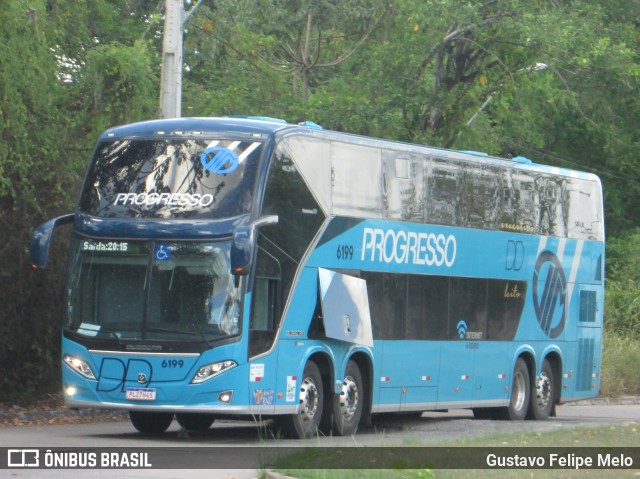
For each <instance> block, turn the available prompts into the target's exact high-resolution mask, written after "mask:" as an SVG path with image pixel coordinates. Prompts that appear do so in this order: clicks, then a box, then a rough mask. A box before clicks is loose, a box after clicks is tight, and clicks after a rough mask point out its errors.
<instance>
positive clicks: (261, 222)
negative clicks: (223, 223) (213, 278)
mask: <svg viewBox="0 0 640 479" xmlns="http://www.w3.org/2000/svg"><path fill="white" fill-rule="evenodd" d="M277 223H278V216H277V215H270V216H263V217H261V218H258V219H257V220H255V221H254V222H253V223H251V224H250V225H249V226H238V227H237V228H236V229H235V230H234V231H233V244H232V245H231V272H232V273H233V275H234V276H246V275H247V274H249V266H250V264H251V252H252V251H253V242H254V238H255V234H254V233H255V230H256V229H257V228H259V227H261V226H266V225H275V224H277Z"/></svg>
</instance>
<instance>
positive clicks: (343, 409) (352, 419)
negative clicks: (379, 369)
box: [333, 361, 364, 436]
mask: <svg viewBox="0 0 640 479" xmlns="http://www.w3.org/2000/svg"><path fill="white" fill-rule="evenodd" d="M363 384H364V383H363V382H362V374H361V373H360V368H359V367H358V365H357V364H356V363H355V362H354V361H349V362H348V363H347V369H346V371H345V373H344V379H343V380H342V389H341V391H340V394H339V395H335V396H334V398H335V399H334V402H333V412H334V416H333V431H334V432H335V434H336V435H338V436H351V435H353V434H355V433H356V431H357V430H358V424H359V423H360V418H361V417H362V410H363V406H364V385H363Z"/></svg>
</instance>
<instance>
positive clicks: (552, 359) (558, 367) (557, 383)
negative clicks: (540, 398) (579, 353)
mask: <svg viewBox="0 0 640 479" xmlns="http://www.w3.org/2000/svg"><path fill="white" fill-rule="evenodd" d="M545 359H546V360H547V361H549V364H550V365H551V370H552V371H553V389H554V391H553V392H554V403H555V404H560V399H561V396H562V354H561V352H560V350H558V349H557V348H553V349H550V350H549V351H546V352H545V354H544V356H543V359H542V361H541V362H540V368H542V363H543V362H544V360H545Z"/></svg>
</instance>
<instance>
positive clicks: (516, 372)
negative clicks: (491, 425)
mask: <svg viewBox="0 0 640 479" xmlns="http://www.w3.org/2000/svg"><path fill="white" fill-rule="evenodd" d="M530 382H531V381H530V380H529V368H528V367H527V363H525V362H524V359H522V358H518V360H517V361H516V366H515V368H514V369H513V382H512V385H511V399H510V400H509V406H507V407H506V408H502V409H500V414H499V416H500V418H501V419H508V420H510V421H522V420H523V419H524V418H525V417H526V416H527V411H528V410H529V400H530V397H531V387H530Z"/></svg>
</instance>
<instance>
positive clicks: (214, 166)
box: [200, 146, 240, 175]
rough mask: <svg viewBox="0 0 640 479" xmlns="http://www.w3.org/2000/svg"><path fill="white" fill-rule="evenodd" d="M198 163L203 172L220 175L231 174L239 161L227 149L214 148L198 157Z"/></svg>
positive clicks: (236, 156) (208, 149)
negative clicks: (200, 164)
mask: <svg viewBox="0 0 640 479" xmlns="http://www.w3.org/2000/svg"><path fill="white" fill-rule="evenodd" d="M200 163H202V166H203V167H204V169H205V170H207V171H210V172H212V173H218V174H220V175H226V174H227V173H231V172H232V171H234V170H235V169H236V168H238V165H239V164H240V159H239V158H238V155H236V154H235V153H234V152H233V151H231V150H230V149H229V148H224V147H222V146H214V147H210V148H207V149H206V150H204V151H203V152H202V155H200Z"/></svg>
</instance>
